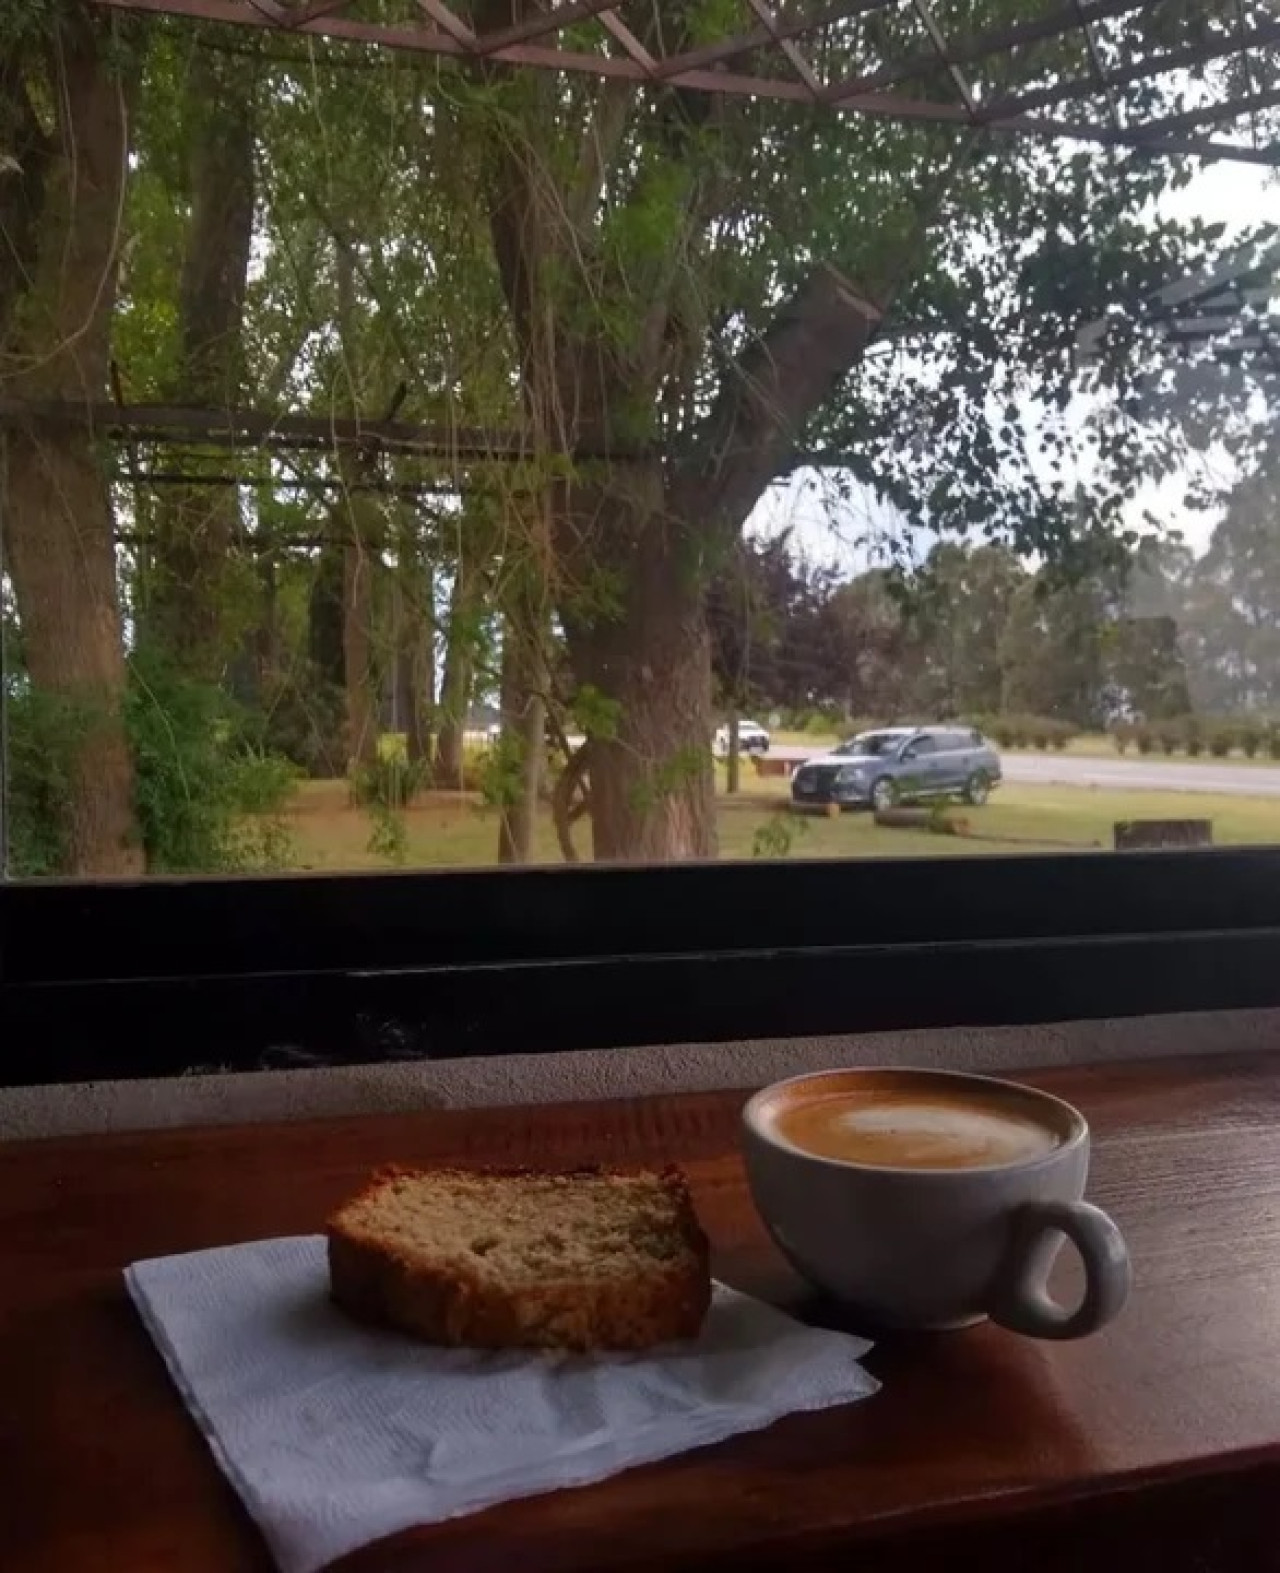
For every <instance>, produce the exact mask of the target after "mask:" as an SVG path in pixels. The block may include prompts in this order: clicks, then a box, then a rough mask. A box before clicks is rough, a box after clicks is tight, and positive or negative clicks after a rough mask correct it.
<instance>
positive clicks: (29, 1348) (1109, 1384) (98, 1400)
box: [0, 1056, 1280, 1573]
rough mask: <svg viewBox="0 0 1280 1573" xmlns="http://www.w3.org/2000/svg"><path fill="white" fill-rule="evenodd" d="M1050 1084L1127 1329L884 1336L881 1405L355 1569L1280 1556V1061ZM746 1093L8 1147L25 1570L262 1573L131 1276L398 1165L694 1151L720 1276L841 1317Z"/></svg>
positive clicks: (1094, 1564) (246, 1233)
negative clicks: (1120, 1267) (1130, 1262)
mask: <svg viewBox="0 0 1280 1573" xmlns="http://www.w3.org/2000/svg"><path fill="white" fill-rule="evenodd" d="M1025 1079H1026V1080H1027V1081H1030V1082H1033V1083H1035V1084H1036V1085H1038V1086H1043V1087H1045V1088H1047V1089H1049V1090H1051V1091H1054V1092H1057V1093H1059V1094H1060V1095H1062V1096H1064V1097H1067V1098H1069V1099H1070V1100H1071V1101H1072V1102H1074V1103H1076V1104H1077V1105H1078V1106H1079V1107H1081V1108H1082V1109H1083V1110H1084V1111H1085V1113H1086V1114H1087V1115H1088V1117H1089V1119H1090V1121H1091V1123H1092V1125H1093V1128H1094V1132H1095V1139H1096V1147H1095V1159H1094V1179H1093V1184H1092V1187H1091V1194H1092V1195H1093V1197H1094V1198H1095V1199H1096V1200H1097V1201H1099V1202H1100V1203H1101V1204H1102V1205H1104V1206H1105V1207H1107V1208H1108V1209H1110V1210H1111V1212H1112V1213H1113V1214H1114V1216H1115V1217H1116V1219H1117V1221H1118V1222H1119V1223H1120V1225H1121V1227H1122V1228H1123V1229H1124V1231H1125V1233H1126V1235H1127V1236H1128V1239H1129V1242H1130V1247H1131V1250H1132V1254H1133V1257H1134V1262H1135V1269H1136V1287H1135V1291H1134V1295H1133V1298H1132V1300H1131V1302H1130V1305H1129V1307H1128V1309H1127V1310H1126V1312H1125V1313H1124V1315H1123V1316H1122V1317H1121V1319H1120V1320H1119V1321H1118V1322H1116V1323H1115V1324H1113V1325H1112V1326H1111V1327H1110V1328H1108V1329H1107V1330H1106V1331H1105V1332H1103V1333H1102V1334H1100V1335H1099V1336H1097V1337H1095V1338H1092V1339H1089V1340H1085V1341H1083V1342H1080V1343H1077V1344H1066V1345H1048V1344H1037V1343H1034V1342H1032V1341H1030V1340H1026V1339H1020V1338H1018V1337H1017V1336H1015V1335H1013V1334H1010V1333H1006V1332H1003V1331H1000V1330H999V1329H996V1328H992V1327H978V1328H974V1329H971V1330H968V1331H966V1332H962V1333H952V1334H943V1335H935V1336H932V1337H918V1338H898V1339H894V1340H891V1341H887V1342H885V1343H884V1344H882V1345H881V1346H880V1347H878V1348H877V1350H876V1351H875V1352H874V1354H873V1356H872V1357H871V1359H870V1361H869V1363H870V1364H871V1365H872V1367H873V1369H874V1370H875V1371H876V1373H877V1374H878V1375H879V1376H880V1377H881V1378H882V1380H883V1382H884V1389H883V1391H882V1392H881V1393H880V1394H879V1395H877V1396H876V1397H875V1398H873V1399H871V1400H869V1401H867V1402H865V1403H862V1404H859V1405H855V1406H853V1407H851V1408H847V1409H841V1410H832V1411H828V1412H826V1413H822V1414H817V1415H805V1416H796V1417H792V1418H790V1419H787V1420H784V1421H782V1422H781V1423H780V1424H778V1425H776V1426H774V1427H772V1428H771V1429H769V1430H768V1431H765V1432H760V1433H757V1434H755V1435H752V1436H748V1437H743V1438H739V1439H736V1440H733V1441H731V1442H727V1443H724V1444H721V1445H719V1446H717V1447H714V1448H708V1449H704V1450H702V1451H699V1452H696V1453H690V1454H686V1455H684V1456H683V1457H680V1458H677V1459H673V1460H670V1461H667V1462H664V1463H661V1464H656V1465H652V1466H648V1467H645V1468H643V1469H638V1470H634V1471H632V1472H630V1473H628V1474H626V1475H622V1476H619V1477H616V1478H615V1479H613V1480H611V1481H607V1482H605V1483H603V1484H601V1485H597V1486H592V1487H588V1488H584V1489H580V1490H576V1491H568V1492H560V1493H556V1494H553V1495H549V1496H545V1497H541V1498H536V1499H532V1500H529V1501H526V1502H521V1503H513V1504H509V1505H506V1506H503V1507H499V1508H495V1509H492V1510H490V1511H489V1512H487V1513H484V1514H481V1515H477V1516H474V1517H471V1518H466V1519H461V1520H457V1521H454V1522H453V1523H450V1524H445V1525H441V1526H436V1527H434V1528H430V1529H423V1530H417V1531H413V1532H410V1533H408V1534H404V1535H400V1536H396V1537H394V1538H393V1539H391V1540H388V1541H384V1542H381V1543H380V1544H378V1545H375V1546H372V1547H368V1548H366V1549H365V1550H364V1551H362V1552H360V1553H357V1554H356V1555H355V1556H352V1557H349V1558H347V1559H345V1560H344V1562H343V1563H342V1564H341V1568H342V1570H343V1573H426V1570H430V1573H459V1570H464V1569H465V1570H481V1569H494V1568H499V1567H505V1566H506V1565H508V1564H510V1565H512V1566H516V1567H518V1568H519V1570H520V1573H534V1570H551V1569H556V1570H564V1573H569V1570H574V1573H620V1570H624V1569H625V1570H637V1569H647V1568H655V1569H656V1568H662V1569H665V1570H677V1569H693V1568H711V1569H730V1568H732V1569H738V1570H741V1569H757V1568H759V1569H763V1568H779V1569H783V1568H785V1569H795V1568H799V1567H813V1568H823V1567H833V1568H834V1567H840V1568H846V1567H855V1568H857V1569H858V1570H859V1573H868V1570H870V1573H880V1570H881V1569H884V1570H888V1569H893V1570H895V1573H911V1570H916V1569H920V1570H926V1569H927V1570H934V1569H939V1570H940V1569H944V1568H952V1567H959V1566H960V1565H961V1564H962V1563H963V1565H964V1566H966V1567H968V1566H975V1567H976V1566H984V1567H991V1568H1009V1569H1018V1570H1019V1573H1022V1570H1024V1569H1027V1568H1031V1567H1035V1568H1037V1569H1040V1570H1059V1569H1061V1570H1062V1573H1066V1570H1068V1569H1079V1568H1085V1567H1088V1568H1090V1569H1107V1568H1111V1567H1119V1566H1122V1565H1124V1566H1128V1565H1129V1563H1130V1562H1134V1563H1136V1562H1138V1561H1141V1562H1143V1563H1144V1564H1146V1563H1148V1562H1149V1563H1150V1565H1151V1566H1153V1567H1159V1568H1160V1569H1162V1570H1163V1573H1170V1570H1186V1573H1191V1570H1193V1569H1194V1570H1195V1573H1218V1570H1221V1569H1228V1568H1230V1569H1234V1568H1240V1569H1248V1570H1249V1573H1271V1570H1273V1569H1280V1056H1277V1057H1276V1058H1275V1059H1271V1058H1249V1059H1239V1058H1222V1059H1215V1060H1212V1061H1192V1060H1166V1061H1158V1062H1155V1063H1146V1064H1142V1065H1129V1066H1113V1067H1107V1068H1094V1069H1082V1070H1055V1071H1051V1072H1046V1073H1043V1074H1028V1075H1027V1076H1026V1077H1025ZM744 1099H745V1094H744V1093H742V1092H732V1093H710V1094H697V1095H692V1096H679V1097H662V1098H654V1099H644V1100H633V1101H628V1102H618V1103H607V1104H573V1105H562V1106H557V1107H535V1108H520V1109H512V1110H484V1111H471V1112H452V1113H441V1112H424V1113H423V1114H421V1115H416V1116H415V1115H393V1116H385V1117H361V1118H358V1119H343V1120H325V1121H314V1122H302V1123H290V1124H270V1125H267V1124H264V1125H256V1126H248V1127H244V1126H242V1127H235V1128H230V1129H227V1128H221V1129H219V1128H212V1129H201V1130H189V1131H173V1132H158V1133H149V1134H146V1133H144V1134H137V1135H134V1134H129V1135H111V1136H102V1137H94V1138H78V1139H69V1140H57V1141H48V1142H35V1143H21V1144H17V1143H15V1144H10V1145H8V1146H0V1568H2V1569H4V1570H5V1573H90V1570H92V1573H104V1570H106V1573H114V1570H116V1569H120V1570H128V1573H159V1570H168V1569H175V1570H182V1573H215V1570H216V1573H266V1570H268V1569H269V1568H270V1566H271V1564H270V1560H269V1558H268V1556H267V1553H266V1549H265V1547H264V1545H263V1543H262V1541H261V1540H260V1538H259V1537H258V1535H257V1533H256V1531H255V1530H254V1528H253V1526H252V1525H251V1523H250V1521H249V1520H248V1518H247V1516H246V1514H245V1513H244V1511H243V1510H242V1509H241V1507H240V1505H239V1503H238V1501H237V1499H236V1497H235V1495H234V1494H233V1492H232V1490H231V1488H230V1486H228V1485H227V1484H226V1482H225V1481H224V1479H223V1477H222V1476H221V1474H220V1473H219V1471H218V1469H217V1468H216V1467H215V1465H214V1463H213V1460H212V1458H211V1456H210V1455H209V1453H208V1451H207V1449H206V1447H205V1445H204V1443H203V1441H202V1440H201V1438H200V1436H199V1434H198V1432H197V1430H196V1428H195V1426H194V1425H193V1424H192V1422H191V1421H190V1420H189V1418H188V1417H187V1415H186V1413H185V1411H184V1409H183V1407H182V1405H181V1403H180V1402H179V1400H178V1398H177V1395H176V1393H175V1391H174V1390H173V1388H172V1387H171V1385H170V1383H169V1380H168V1377H167V1375H166V1373H165V1370H164V1367H163V1364H162V1362H161V1360H160V1357H159V1355H158V1354H157V1353H156V1351H155V1349H154V1348H153V1347H152V1345H151V1342H150V1340H149V1339H148V1337H147V1335H146V1333H145V1332H144V1331H143V1329H142V1326H141V1324H140V1323H139V1322H138V1320H137V1318H136V1316H135V1314H134V1312H133V1309H132V1307H131V1305H130V1303H129V1301H128V1299H127V1296H126V1294H125V1290H124V1286H123V1283H122V1281H121V1276H120V1275H121V1270H122V1268H124V1267H125V1266H126V1265H127V1264H128V1263H129V1262H131V1261H134V1260H137V1259H140V1258H144V1257H150V1256H159V1255H164V1254H167V1253H171V1252H178V1251H188V1250H198V1249H201V1248H202V1247H206V1246H212V1245H222V1244H227V1243H231V1242H234V1241H237V1240H245V1239H252V1238H260V1237H264V1236H270V1235H276V1234H298V1233H308V1232H314V1231H316V1230H318V1229H319V1228H320V1227H321V1225H322V1222H323V1219H324V1217H325V1215H326V1213H327V1212H328V1211H329V1210H330V1209H331V1208H332V1207H333V1206H334V1204H335V1203H337V1202H338V1201H340V1200H341V1199H342V1198H343V1197H344V1196H346V1195H347V1194H348V1193H349V1192H350V1191H352V1190H353V1189H354V1188H355V1187H356V1186H357V1185H358V1184H359V1183H360V1182H361V1181H362V1180H363V1179H364V1177H365V1176H366V1175H367V1173H368V1171H369V1170H370V1169H372V1168H373V1167H375V1166H376V1165H377V1164H379V1163H381V1162H384V1161H388V1160H398V1161H404V1162H410V1163H412V1162H415V1161H424V1160H440V1159H449V1160H453V1161H461V1162H502V1163H523V1164H546V1165H561V1164H565V1165H568V1164H575V1163H580V1162H586V1161H601V1162H628V1161H652V1160H658V1159H661V1160H671V1159H674V1160H676V1161H679V1162H680V1163H682V1164H684V1165H685V1166H686V1168H687V1169H688V1172H689V1175H690V1178H691V1181H692V1184H693V1187H694V1193H695V1197H696V1201H697V1205H698V1209H699V1212H700V1215H701V1217H702V1219H703V1222H704V1224H705V1226H706V1228H707V1231H708V1233H709V1234H710V1236H711V1239H712V1242H713V1247H714V1252H715V1259H714V1268H715V1271H716V1273H717V1275H718V1276H719V1277H721V1278H723V1279H725V1280H726V1281H728V1282H729V1283H732V1284H734V1285H736V1286H738V1287H740V1288H742V1289H745V1290H748V1291H749V1292H751V1293H755V1294H759V1295H763V1296H767V1297H768V1298H770V1299H772V1300H774V1301H776V1302H777V1303H779V1304H782V1305H784V1306H786V1307H788V1308H790V1309H792V1310H794V1311H796V1312H798V1313H799V1314H801V1315H804V1316H806V1317H809V1318H812V1319H814V1320H819V1321H824V1322H827V1323H829V1324H830V1325H839V1313H838V1311H835V1310H834V1309H833V1308H831V1307H830V1306H827V1305H824V1304H822V1303H820V1302H819V1301H818V1300H817V1299H816V1298H815V1297H814V1296H813V1295H812V1294H810V1293H809V1292H808V1291H807V1290H806V1289H805V1288H804V1287H803V1286H802V1285H801V1284H800V1283H799V1282H798V1281H797V1280H796V1279H795V1277H794V1276H793V1275H792V1274H791V1272H790V1270H789V1269H788V1268H787V1267H786V1266H785V1265H784V1264H783V1263H782V1261H781V1259H780V1258H779V1257H778V1256H777V1254H776V1253H775V1252H774V1250H773V1248H772V1247H771V1246H770V1244H769V1243H768V1241H767V1239H766V1237H765V1234H764V1232H763V1229H762V1227H761V1225H760V1224H759V1221H758V1219H757V1218H756V1217H755V1215H754V1213H753V1211H752V1208H751V1205H750V1202H749V1199H748V1196H747V1192H746V1186H745V1180H744V1176H743V1172H742V1167H741V1163H740V1160H739V1158H738V1155H737V1150H736V1142H737V1123H738V1116H739V1111H740V1109H741V1106H742V1103H743V1102H744ZM1070 1271H1071V1270H1070V1268H1068V1269H1067V1276H1068V1277H1069V1276H1070ZM1067 1287H1068V1290H1069V1287H1070V1286H1069V1284H1068V1286H1067Z"/></svg>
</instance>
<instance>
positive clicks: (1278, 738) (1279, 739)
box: [1267, 723, 1280, 759]
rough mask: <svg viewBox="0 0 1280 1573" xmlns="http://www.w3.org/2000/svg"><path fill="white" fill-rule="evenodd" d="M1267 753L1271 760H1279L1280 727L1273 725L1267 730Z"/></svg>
mask: <svg viewBox="0 0 1280 1573" xmlns="http://www.w3.org/2000/svg"><path fill="white" fill-rule="evenodd" d="M1267 753H1268V755H1269V756H1270V757H1271V758H1272V759H1280V727H1277V726H1276V725H1275V724H1274V723H1273V724H1272V725H1271V726H1269V727H1268V728H1267Z"/></svg>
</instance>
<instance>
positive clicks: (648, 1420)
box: [125, 1235, 878, 1573]
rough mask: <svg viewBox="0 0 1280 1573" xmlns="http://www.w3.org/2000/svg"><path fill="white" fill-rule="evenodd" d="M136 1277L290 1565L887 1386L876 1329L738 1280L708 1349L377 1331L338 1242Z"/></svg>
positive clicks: (163, 1340) (719, 1307) (301, 1568)
mask: <svg viewBox="0 0 1280 1573" xmlns="http://www.w3.org/2000/svg"><path fill="white" fill-rule="evenodd" d="M125 1279H126V1282H127V1283H128V1287H129V1292H130V1294H131V1295H132V1296H133V1299H134V1302H135V1304H136V1305H137V1307H138V1310H139V1311H140V1313H141V1315H142V1317H143V1320H144V1321H145V1322H146V1325H147V1327H148V1329H149V1331H150V1333H151V1335H152V1337H153V1338H154V1339H155V1341H156V1343H157V1345H158V1346H159V1348H160V1351H161V1353H162V1354H163V1355H164V1358H165V1362H166V1364H167V1365H168V1367H169V1372H170V1374H171V1375H172V1377H173V1380H174V1382H175V1383H176V1384H177V1386H178V1388H179V1390H180V1392H181V1394H182V1397H183V1399H184V1400H185V1402H186V1405H187V1407H188V1409H189V1410H190V1411H191V1413H192V1415H193V1416H194V1418H195V1420H196V1422H197V1423H198V1425H199V1426H200V1428H201V1430H202V1431H203V1432H204V1435H205V1437H206V1439H207V1441H208V1443H209V1446H210V1447H211V1448H212V1449H213V1452H214V1455H215V1457H216V1458H217V1460H218V1463H219V1464H220V1465H221V1467H222V1468H223V1470H224V1471H225V1472H226V1474H227V1475H228V1477H229V1478H230V1480H231V1482H232V1484H233V1485H234V1486H235V1488H236V1490H237V1491H238V1492H239V1493H240V1496H241V1498H242V1499H243V1501H244V1503H245V1506H246V1507H247V1508H248V1509H249V1511H250V1513H252V1515H253V1517H254V1518H255V1519H256V1520H257V1522H258V1525H259V1526H260V1528H261V1529H262V1532H263V1534H264V1535H265V1536H266V1538H267V1541H268V1542H269V1544H270V1546H271V1550H272V1552H273V1553H274V1555H275V1558H276V1561H277V1562H278V1563H279V1565H280V1567H281V1569H282V1570H283V1573H313V1570H314V1569H317V1568H320V1567H322V1566H323V1565H324V1564H325V1563H327V1562H330V1561H332V1560H333V1559H334V1558H335V1557H338V1556H341V1555H343V1554H344V1553H346V1552H348V1551H351V1550H354V1549H355V1548H356V1547H357V1546H362V1545H365V1544H367V1543H368V1542H369V1541H371V1540H376V1539H378V1538H379V1537H381V1536H383V1535H389V1534H392V1533H394V1532H395V1531H396V1530H400V1529H407V1528H409V1527H410V1526H412V1525H415V1524H428V1523H433V1522H435V1521H437V1520H439V1519H444V1518H452V1517H455V1516H456V1515H458V1514H461V1513H470V1512H473V1511H475V1510H476V1509H478V1508H483V1507H488V1506H490V1505H492V1504H493V1503H495V1502H502V1501H506V1500H509V1499H510V1498H513V1497H523V1496H532V1495H534V1494H535V1493H537V1492H542V1491H550V1490H554V1489H556V1488H558V1487H561V1486H579V1485H585V1484H586V1483H587V1482H589V1481H593V1480H602V1479H603V1478H604V1477H605V1476H607V1475H613V1474H617V1473H618V1472H619V1471H620V1470H623V1469H627V1468H630V1467H631V1466H632V1465H634V1464H642V1463H648V1462H651V1461H652V1460H654V1459H658V1458H666V1457H669V1456H670V1455H671V1454H673V1453H680V1452H683V1451H685V1450H686V1449H688V1448H693V1447H702V1446H705V1445H706V1444H707V1443H710V1442H718V1441H721V1440H722V1439H723V1438H725V1437H728V1436H732V1435H733V1434H734V1433H735V1432H739V1431H754V1430H757V1429H759V1428H760V1427H761V1426H767V1425H770V1424H771V1423H772V1422H773V1421H775V1420H777V1419H779V1418H780V1417H781V1416H782V1415H785V1414H790V1413H792V1412H794V1411H797V1410H809V1409H826V1408H829V1407H831V1406H832V1405H835V1404H848V1403H852V1402H853V1401H854V1400H855V1399H859V1398H865V1397H866V1396H867V1395H868V1394H870V1393H873V1392H875V1390H876V1388H877V1386H878V1384H877V1383H876V1381H875V1380H874V1379H873V1378H872V1377H870V1376H868V1375H867V1373H866V1372H865V1371H864V1370H863V1369H862V1368H861V1366H859V1364H858V1363H857V1362H858V1357H859V1356H860V1355H862V1354H864V1353H865V1352H866V1350H867V1349H868V1348H869V1347H870V1346H869V1345H868V1344H866V1343H865V1342H863V1341H862V1340H860V1339H857V1338H851V1337H849V1336H847V1335H846V1334H843V1333H830V1332H823V1331H820V1330H817V1329H813V1328H807V1327H804V1326H802V1325H801V1324H800V1323H798V1322H796V1321H793V1320H792V1319H791V1318H790V1317H788V1316H785V1315H783V1313H782V1312H780V1311H777V1310H775V1309H774V1308H773V1307H772V1306H767V1305H764V1304H762V1303H761V1302H760V1301H758V1300H752V1299H750V1298H748V1297H747V1296H746V1295H741V1294H738V1293H736V1292H735V1291H734V1290H732V1289H728V1288H725V1287H724V1286H723V1285H720V1284H717V1285H716V1289H715V1296H714V1300H713V1303H712V1307H711V1310H710V1312H709V1314H708V1316H707V1320H706V1324H705V1326H704V1329H703V1332H702V1336H701V1337H700V1338H699V1339H698V1340H697V1341H696V1342H692V1343H687V1344H669V1345H667V1346H666V1347H664V1348H662V1349H659V1350H654V1351H650V1352H648V1353H645V1354H625V1355H570V1354H560V1353H546V1354H543V1353H534V1352H527V1351H520V1352H512V1353H483V1352H479V1351H474V1350H463V1349H433V1348H429V1347H427V1346H426V1345H422V1344H417V1343H414V1342H413V1341H412V1340H410V1339H408V1338H404V1337H401V1336H400V1335H398V1334H396V1333H389V1332H379V1331H375V1330H372V1329H367V1328H363V1327H360V1326H357V1325H356V1324H355V1323H353V1322H351V1321H349V1320H348V1319H347V1317H346V1316H344V1315H343V1313H342V1312H341V1311H339V1310H338V1309H337V1308H336V1307H335V1306H334V1305H332V1304H331V1302H330V1300H329V1298H328V1287H329V1280H328V1267H327V1263H326V1260H325V1248H324V1240H323V1239H322V1238H321V1237H320V1236H318V1235H308V1236H302V1237H299V1238H296V1239H287V1240H260V1241H256V1242H254V1243H252V1244H247V1245H233V1246H227V1247H224V1248H222V1249H220V1250H214V1251H199V1252H196V1253H195V1254H193V1255H190V1256H166V1257H160V1258H157V1259H156V1260H153V1261H147V1262H137V1263H135V1264H134V1266H132V1267H130V1268H128V1269H127V1270H126V1273H125Z"/></svg>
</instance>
